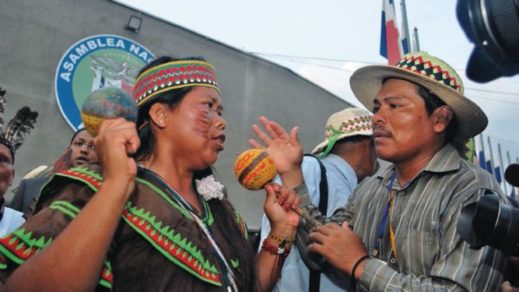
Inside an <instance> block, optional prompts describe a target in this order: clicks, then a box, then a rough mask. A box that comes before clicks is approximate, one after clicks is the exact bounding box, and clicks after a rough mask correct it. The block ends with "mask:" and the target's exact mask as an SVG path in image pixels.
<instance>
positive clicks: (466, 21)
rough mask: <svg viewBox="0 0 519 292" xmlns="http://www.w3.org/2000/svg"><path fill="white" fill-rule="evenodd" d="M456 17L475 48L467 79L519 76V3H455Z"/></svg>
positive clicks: (478, 0)
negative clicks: (518, 74)
mask: <svg viewBox="0 0 519 292" xmlns="http://www.w3.org/2000/svg"><path fill="white" fill-rule="evenodd" d="M456 15H457V18H458V21H459V23H460V25H461V27H462V28H463V31H464V32H465V34H466V35H467V37H468V38H469V40H470V42H472V43H474V46H475V48H474V50H473V51H472V54H471V56H470V58H469V62H468V65H467V76H468V77H469V78H470V79H472V80H473V81H476V82H488V81H491V80H494V79H496V78H499V77H502V76H513V75H515V74H517V73H519V0H458V3H457V6H456Z"/></svg>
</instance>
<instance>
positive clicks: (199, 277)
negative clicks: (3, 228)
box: [0, 168, 239, 291]
mask: <svg viewBox="0 0 519 292" xmlns="http://www.w3.org/2000/svg"><path fill="white" fill-rule="evenodd" d="M101 183H102V178H101V177H100V176H99V174H97V173H94V172H91V171H88V170H86V169H84V168H83V169H82V168H76V169H72V170H67V171H64V172H61V173H59V174H56V175H55V176H54V178H53V179H52V180H51V181H50V182H49V183H47V185H46V186H45V187H44V190H43V192H42V196H41V197H40V199H39V200H38V203H37V205H36V208H35V212H37V213H35V215H34V216H33V217H31V219H30V220H28V221H27V222H26V224H24V225H23V226H21V227H20V228H19V229H18V230H16V231H15V232H13V233H12V234H9V235H7V236H6V237H4V238H2V239H0V281H2V282H4V281H5V279H6V278H7V277H8V276H9V274H11V273H12V271H13V270H14V269H16V268H17V267H18V266H19V265H20V264H22V263H23V262H25V261H26V260H27V259H28V258H30V257H31V256H32V255H34V254H35V253H37V252H38V251H39V250H40V249H42V248H45V247H46V246H47V245H49V244H50V243H51V242H52V239H53V238H56V236H57V235H59V233H60V232H61V231H63V230H64V229H65V228H66V226H67V225H68V224H69V223H70V221H71V220H72V219H73V218H74V217H75V216H76V215H77V214H78V213H79V211H80V210H81V208H83V207H84V206H85V205H86V203H87V202H88V201H89V200H90V198H91V197H92V196H93V195H94V194H95V191H96V190H97V189H98V188H99V186H100V184H101ZM226 203H228V202H226ZM204 204H206V203H205V202H204ZM206 208H207V210H209V212H207V213H208V214H207V216H206V217H205V218H203V220H204V222H205V223H206V225H207V226H209V228H210V229H211V232H212V234H213V235H214V239H215V240H216V242H219V243H221V244H219V245H220V248H221V249H222V252H223V254H224V255H225V256H226V258H227V259H228V261H229V262H230V263H232V268H233V270H234V272H235V273H237V272H238V266H239V263H237V261H235V260H233V257H232V254H233V252H237V251H235V250H233V248H232V247H231V246H229V245H228V244H224V243H225V240H224V237H223V234H222V230H221V229H224V228H229V227H228V226H225V227H222V228H218V226H215V224H213V222H214V220H213V217H212V214H211V211H210V209H209V206H208V205H207V204H206ZM121 219H122V220H121V222H120V224H119V227H118V228H117V231H116V234H115V236H114V239H113V242H112V248H111V250H110V252H109V255H108V258H107V259H106V261H105V266H104V268H103V270H102V271H101V275H100V280H99V283H98V284H99V285H98V290H106V289H108V290H111V289H116V290H122V291H147V290H150V289H152V290H153V291H173V290H174V291H225V290H226V289H225V288H224V287H222V278H221V277H222V274H221V270H220V268H219V267H218V264H217V263H218V261H217V258H216V257H215V254H214V253H213V251H212V250H211V248H210V245H209V244H208V242H207V239H206V237H205V236H204V234H203V233H202V231H201V230H200V229H199V227H198V226H197V224H196V222H195V221H194V220H193V218H191V216H190V215H189V212H187V210H185V209H184V208H182V206H180V205H178V204H177V203H175V202H174V201H173V200H172V199H171V198H170V197H168V195H167V194H166V193H165V192H164V190H162V189H160V188H159V187H158V186H157V185H154V184H153V183H151V182H149V181H147V180H145V179H144V178H142V177H140V178H137V184H136V191H135V192H134V193H133V194H132V195H131V196H130V199H129V200H128V202H127V204H126V206H125V209H124V211H123V214H122V218H121ZM85 240H87V239H85ZM66 278H67V277H66V275H64V280H65V279H66Z"/></svg>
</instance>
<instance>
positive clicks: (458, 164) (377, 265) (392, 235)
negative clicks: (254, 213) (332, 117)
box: [255, 52, 506, 291]
mask: <svg viewBox="0 0 519 292" xmlns="http://www.w3.org/2000/svg"><path fill="white" fill-rule="evenodd" d="M350 83H351V87H352V90H353V92H354V94H355V96H356V97H357V98H358V99H359V100H360V101H361V102H362V103H363V104H364V106H366V107H367V108H368V109H372V111H373V113H374V116H373V133H374V140H375V148H376V153H377V156H378V157H379V158H381V159H384V160H387V161H389V162H391V163H392V164H391V165H390V166H389V167H388V168H387V169H386V170H385V171H382V172H381V174H380V175H377V176H373V177H371V178H369V179H367V180H366V181H365V182H363V183H362V184H361V185H359V187H358V188H357V189H356V190H355V192H354V193H353V194H352V195H351V196H350V198H349V199H348V203H347V204H346V208H345V209H344V210H340V211H339V212H336V214H335V215H334V216H333V217H332V218H331V219H332V220H333V221H335V222H337V221H339V222H340V221H344V222H343V223H342V225H338V224H333V223H332V224H325V225H323V226H320V227H317V228H315V229H314V230H313V232H311V233H310V234H309V236H308V239H309V240H310V244H309V245H308V248H307V251H310V252H316V253H319V254H321V255H323V256H324V258H325V259H326V260H327V262H328V263H330V264H331V265H332V266H334V267H335V268H336V269H335V270H338V271H340V272H342V273H343V275H348V276H351V277H352V279H353V281H352V282H353V285H352V288H353V289H355V288H359V289H360V290H362V291H367V290H370V291H432V290H435V291H437V290H442V291H443V290H448V291H458V290H462V291H463V290H468V291H496V290H497V289H498V287H499V284H500V283H501V280H502V278H503V269H504V266H505V261H506V259H505V257H504V255H503V254H502V253H501V252H500V251H498V250H496V249H493V248H491V247H483V248H482V249H480V250H472V249H470V248H469V246H468V244H467V243H465V242H464V241H463V240H462V239H461V237H460V236H459V235H458V234H457V232H456V226H457V221H458V216H459V214H460V210H461V208H462V207H463V206H465V205H466V204H469V203H472V202H475V201H477V200H478V199H479V197H480V196H481V195H482V194H483V193H484V191H485V189H490V190H492V191H494V192H495V193H498V194H499V195H500V196H501V198H502V201H503V203H505V202H506V198H505V196H504V195H503V194H502V192H501V190H500V188H499V185H498V184H497V182H496V181H495V179H494V178H493V177H492V176H491V175H490V174H489V173H487V172H485V171H484V170H482V169H481V168H479V167H478V166H477V165H475V164H472V163H471V162H468V161H466V160H464V159H463V156H462V155H460V153H462V152H463V149H462V146H463V145H464V144H465V143H464V142H465V141H466V140H467V139H469V138H471V137H473V136H475V135H477V134H479V133H481V132H482V131H483V130H484V129H485V127H486V126H487V122H488V121H487V117H486V116H485V114H484V113H483V111H482V110H481V109H480V108H479V107H478V106H477V105H476V104H475V103H473V102H472V101H471V100H469V99H468V98H467V97H465V96H464V95H463V84H462V81H461V78H460V77H459V76H458V74H457V73H456V72H455V71H454V69H452V68H451V67H450V66H449V65H447V64H446V63H445V62H443V61H442V60H440V59H438V58H436V57H433V56H431V55H429V54H427V53H425V52H416V53H412V54H408V55H405V56H404V57H403V58H402V59H401V60H400V62H399V63H398V64H397V65H395V66H382V65H380V66H378V65H374V66H366V67H363V68H360V69H358V70H357V71H356V72H355V73H354V74H353V75H352V77H351V79H350ZM263 124H264V126H265V127H266V128H267V130H268V133H269V135H270V136H271V137H268V136H267V135H266V134H265V133H263V132H261V131H258V130H257V128H256V131H255V132H256V134H258V137H259V138H260V139H261V140H262V141H263V142H264V143H265V144H267V151H269V153H274V149H269V147H275V146H276V144H280V145H283V143H272V141H275V140H279V139H281V140H283V141H282V142H284V145H283V147H284V148H287V149H288V148H289V147H287V146H286V145H287V143H288V144H290V145H292V146H294V145H295V146H297V145H298V141H297V130H292V133H291V135H288V134H287V133H286V132H284V130H283V129H282V128H280V126H279V125H278V124H276V123H275V122H272V121H268V120H265V121H264V122H263ZM295 149H297V147H296V148H295ZM276 150H280V151H281V150H282V149H276ZM292 152H293V151H292ZM280 157H283V156H278V157H277V159H278V160H281V158H280ZM284 157H292V158H293V156H289V155H284ZM299 159H300V158H299ZM278 162H279V161H278ZM284 162H287V161H284ZM288 162H289V163H290V162H291V165H293V167H292V169H286V170H285V171H284V172H283V173H281V178H282V180H283V183H284V185H285V186H286V187H288V188H295V190H296V192H297V193H298V194H299V195H301V196H302V203H301V204H302V208H303V209H304V210H306V211H307V212H309V213H312V214H313V213H318V212H315V207H313V206H312V205H311V201H310V199H309V196H308V191H307V190H306V186H305V184H304V183H302V182H303V178H302V174H301V172H297V171H294V170H295V169H297V167H298V166H297V163H295V162H297V158H293V161H288ZM314 218H316V219H318V220H321V221H324V220H323V218H322V216H318V215H315V217H314ZM309 221H310V220H303V224H308V222H309ZM348 223H349V224H348ZM297 236H298V237H304V236H305V234H303V233H301V232H299V231H298V235H297ZM300 252H301V250H300ZM355 282H356V283H355Z"/></svg>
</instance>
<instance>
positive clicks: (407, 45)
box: [400, 0, 411, 54]
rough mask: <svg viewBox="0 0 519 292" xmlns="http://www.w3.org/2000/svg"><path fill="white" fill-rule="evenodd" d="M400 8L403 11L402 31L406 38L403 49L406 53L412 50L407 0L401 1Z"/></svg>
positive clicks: (403, 40) (403, 41)
mask: <svg viewBox="0 0 519 292" xmlns="http://www.w3.org/2000/svg"><path fill="white" fill-rule="evenodd" d="M400 10H401V11H402V32H403V33H404V36H405V38H403V39H402V51H403V53H404V54H406V53H409V52H411V44H410V42H409V25H408V23H407V8H406V5H405V0H401V1H400Z"/></svg>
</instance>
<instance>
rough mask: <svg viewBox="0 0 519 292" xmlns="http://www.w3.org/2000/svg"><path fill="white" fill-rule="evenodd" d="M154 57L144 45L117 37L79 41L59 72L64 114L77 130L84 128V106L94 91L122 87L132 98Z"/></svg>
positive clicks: (58, 89) (58, 92) (57, 88)
mask: <svg viewBox="0 0 519 292" xmlns="http://www.w3.org/2000/svg"><path fill="white" fill-rule="evenodd" d="M154 58H155V56H154V55H153V54H152V53H151V51H150V50H148V49H147V48H146V47H144V46H143V45H141V44H139V43H137V42H135V41H133V40H130V39H127V38H124V37H121V36H117V35H94V36H89V37H86V38H84V39H82V40H80V41H78V42H76V43H75V44H73V45H72V46H71V47H70V48H69V49H68V50H67V51H66V52H65V54H63V56H62V57H61V60H60V62H59V64H58V67H57V69H56V76H55V92H56V100H57V102H58V105H59V109H60V111H61V114H62V115H63V117H64V118H65V120H66V121H67V122H68V124H69V125H70V126H71V127H72V129H73V130H74V131H76V130H77V129H78V128H80V127H82V123H81V115H80V109H81V106H82V104H83V101H84V100H85V98H86V97H87V96H88V95H89V94H90V93H91V92H92V91H94V90H96V89H100V88H103V87H118V88H121V89H122V90H124V91H126V92H128V93H129V94H130V95H131V93H132V90H133V86H134V82H135V81H134V80H135V77H136V76H137V73H139V70H140V69H141V68H142V67H144V65H146V64H148V63H149V62H151V61H152V60H153V59H154Z"/></svg>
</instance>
